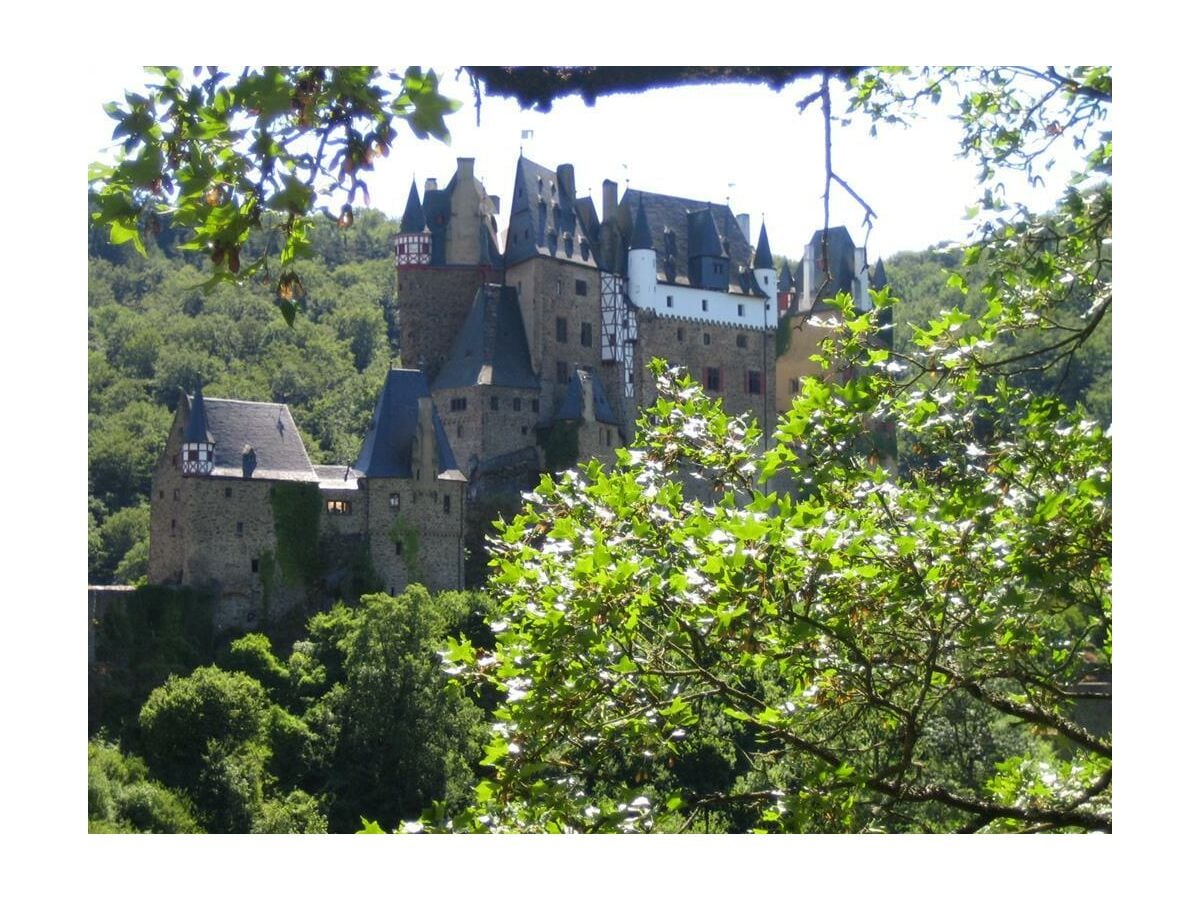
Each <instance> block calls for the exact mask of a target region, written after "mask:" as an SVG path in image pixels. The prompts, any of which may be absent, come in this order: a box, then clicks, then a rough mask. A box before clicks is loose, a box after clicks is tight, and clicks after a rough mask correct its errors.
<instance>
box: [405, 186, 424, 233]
mask: <svg viewBox="0 0 1200 900" xmlns="http://www.w3.org/2000/svg"><path fill="white" fill-rule="evenodd" d="M400 230H401V231H402V232H404V233H405V234H417V233H419V232H422V231H424V230H425V210H423V209H422V208H421V198H420V197H418V196H417V180H416V179H415V178H414V179H413V183H412V187H410V188H409V189H408V205H407V206H405V207H404V216H403V217H402V218H401V219H400Z"/></svg>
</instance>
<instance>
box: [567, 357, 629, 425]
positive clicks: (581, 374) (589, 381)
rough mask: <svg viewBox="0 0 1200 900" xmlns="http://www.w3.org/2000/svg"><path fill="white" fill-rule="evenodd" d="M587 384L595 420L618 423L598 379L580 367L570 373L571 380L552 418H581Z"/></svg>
mask: <svg viewBox="0 0 1200 900" xmlns="http://www.w3.org/2000/svg"><path fill="white" fill-rule="evenodd" d="M589 386H590V389H591V392H592V413H593V415H594V416H595V417H596V421H597V422H603V423H604V424H606V425H620V424H621V421H620V419H618V418H617V416H616V414H615V413H614V412H613V410H612V407H611V406H610V405H609V403H608V397H607V396H606V395H605V393H604V387H603V385H601V384H600V379H599V378H597V377H596V376H595V375H593V374H592V373H590V372H586V371H584V370H582V369H576V370H575V371H574V372H572V373H571V380H570V382H569V383H568V384H567V392H566V394H564V395H563V399H562V402H561V403H560V404H559V405H558V411H557V412H556V413H555V414H554V418H555V419H560V420H563V421H568V422H574V421H578V420H580V419H582V418H583V397H584V394H583V392H584V391H585V390H587V389H588V387H589Z"/></svg>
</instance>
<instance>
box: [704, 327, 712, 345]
mask: <svg viewBox="0 0 1200 900" xmlns="http://www.w3.org/2000/svg"><path fill="white" fill-rule="evenodd" d="M711 343H712V335H711V334H709V333H708V332H707V331H706V332H704V346H705V347H707V346H708V345H709V344H711Z"/></svg>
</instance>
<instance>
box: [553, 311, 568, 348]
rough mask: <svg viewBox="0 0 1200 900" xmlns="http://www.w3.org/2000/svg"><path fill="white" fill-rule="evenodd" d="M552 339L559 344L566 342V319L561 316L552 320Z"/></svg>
mask: <svg viewBox="0 0 1200 900" xmlns="http://www.w3.org/2000/svg"><path fill="white" fill-rule="evenodd" d="M554 339H555V340H556V341H558V342H559V343H560V344H565V343H566V342H567V320H566V319H564V318H563V317H562V316H559V317H558V318H557V319H555V320H554Z"/></svg>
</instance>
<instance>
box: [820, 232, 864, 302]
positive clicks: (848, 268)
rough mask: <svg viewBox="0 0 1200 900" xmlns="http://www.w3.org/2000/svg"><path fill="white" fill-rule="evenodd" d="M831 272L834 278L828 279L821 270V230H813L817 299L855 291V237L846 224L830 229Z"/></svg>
mask: <svg viewBox="0 0 1200 900" xmlns="http://www.w3.org/2000/svg"><path fill="white" fill-rule="evenodd" d="M828 235H829V238H828V241H829V273H830V275H831V276H832V278H831V279H830V280H829V281H826V278H825V273H824V272H822V271H821V260H822V249H821V230H820V229H817V230H816V231H814V232H813V236H812V240H811V241H809V244H810V245H811V246H812V248H813V260H814V263H815V266H814V271H815V274H814V275H813V281H814V282H815V284H814V285H813V287H814V288H816V289H817V299H818V300H824V299H828V298H829V297H836V296H837V295H838V294H840V293H841V292H842V291H845V292H846V293H852V292H853V290H852V289H853V285H854V279H855V277H856V276H857V275H858V273H857V272H855V271H854V239H853V238H852V237H850V232H849V231H847V230H846V227H845V226H844V225H837V226H835V227H833V228H830V229H829V232H828Z"/></svg>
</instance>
